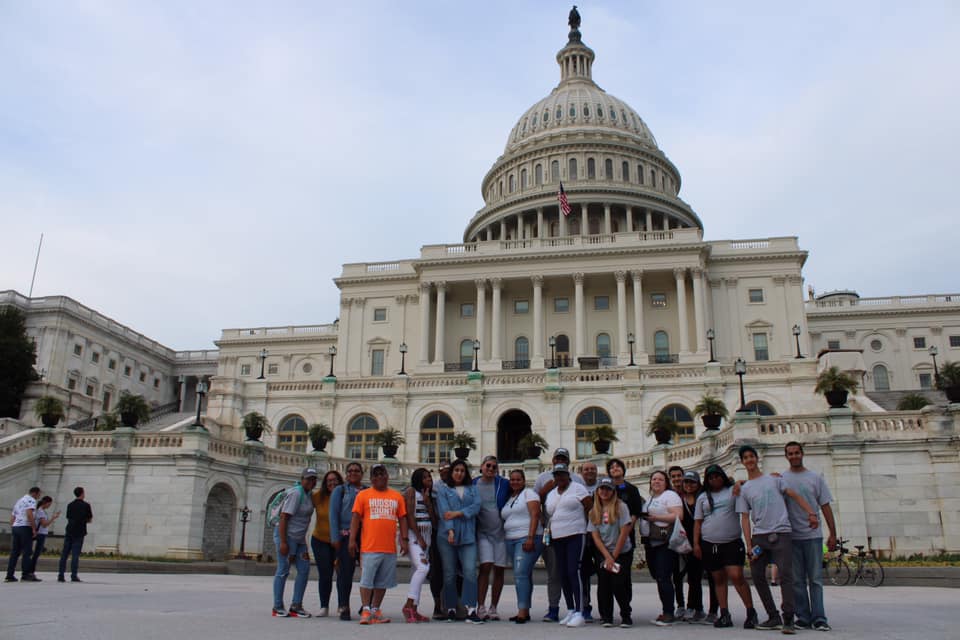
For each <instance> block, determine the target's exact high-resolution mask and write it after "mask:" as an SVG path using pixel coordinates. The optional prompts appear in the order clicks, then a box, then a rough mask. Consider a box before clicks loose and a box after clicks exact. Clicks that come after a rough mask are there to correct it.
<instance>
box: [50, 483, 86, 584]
mask: <svg viewBox="0 0 960 640" xmlns="http://www.w3.org/2000/svg"><path fill="white" fill-rule="evenodd" d="M73 495H74V496H75V497H76V500H74V501H73V502H71V503H70V504H68V505H67V529H66V532H65V535H64V536H63V551H61V552H60V573H59V575H58V576H57V582H66V580H65V579H64V577H63V574H64V572H65V571H66V569H67V556H68V555H71V554H72V555H73V558H72V559H71V561H70V582H82V580H80V577H79V576H78V575H77V568H78V566H79V565H80V550H81V549H83V538H84V536H86V535H87V523H89V522H91V521H92V520H93V509H91V508H90V505H89V504H87V503H86V502H84V500H83V498H84V493H83V487H77V488H76V489H74V490H73Z"/></svg>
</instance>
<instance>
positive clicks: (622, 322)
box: [613, 271, 630, 364]
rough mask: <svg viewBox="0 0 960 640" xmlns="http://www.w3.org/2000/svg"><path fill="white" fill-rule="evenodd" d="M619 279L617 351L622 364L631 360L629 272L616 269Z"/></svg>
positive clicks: (614, 275)
mask: <svg viewBox="0 0 960 640" xmlns="http://www.w3.org/2000/svg"><path fill="white" fill-rule="evenodd" d="M613 277H614V278H615V279H616V280H617V352H618V354H619V358H618V360H619V361H620V363H621V364H623V363H625V362H629V358H630V352H629V351H628V347H629V345H628V343H627V272H626V271H614V272H613Z"/></svg>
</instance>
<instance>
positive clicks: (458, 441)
mask: <svg viewBox="0 0 960 640" xmlns="http://www.w3.org/2000/svg"><path fill="white" fill-rule="evenodd" d="M451 442H452V443H453V448H454V449H476V448H477V439H476V438H474V437H473V434H471V433H470V432H469V431H457V432H456V433H455V434H453V440H452V441H451Z"/></svg>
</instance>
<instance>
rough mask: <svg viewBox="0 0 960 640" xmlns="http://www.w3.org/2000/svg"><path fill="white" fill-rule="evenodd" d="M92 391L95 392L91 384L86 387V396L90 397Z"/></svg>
mask: <svg viewBox="0 0 960 640" xmlns="http://www.w3.org/2000/svg"><path fill="white" fill-rule="evenodd" d="M94 391H95V389H94V388H93V385H92V384H88V385H87V395H88V396H92V395H93V392H94Z"/></svg>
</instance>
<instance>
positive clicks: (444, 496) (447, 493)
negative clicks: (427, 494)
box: [437, 484, 480, 544]
mask: <svg viewBox="0 0 960 640" xmlns="http://www.w3.org/2000/svg"><path fill="white" fill-rule="evenodd" d="M463 489H464V491H463V498H461V497H460V496H458V495H457V490H456V489H454V488H453V487H450V486H447V485H446V484H441V485H440V489H439V490H438V491H437V515H438V516H439V518H440V533H439V534H438V537H442V538H443V539H444V540H446V539H447V535H448V534H447V532H448V531H450V530H451V529H452V530H453V543H454V544H473V543H475V542H476V541H477V514H478V513H480V494H479V493H478V492H477V488H476V487H475V486H473V485H467V486H465V487H464V488H463ZM447 511H462V512H463V516H462V517H460V518H454V519H453V520H444V519H443V514H444V513H446V512H447Z"/></svg>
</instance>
